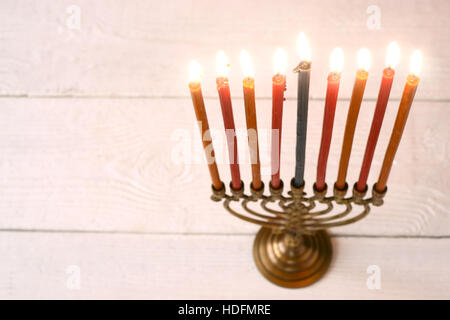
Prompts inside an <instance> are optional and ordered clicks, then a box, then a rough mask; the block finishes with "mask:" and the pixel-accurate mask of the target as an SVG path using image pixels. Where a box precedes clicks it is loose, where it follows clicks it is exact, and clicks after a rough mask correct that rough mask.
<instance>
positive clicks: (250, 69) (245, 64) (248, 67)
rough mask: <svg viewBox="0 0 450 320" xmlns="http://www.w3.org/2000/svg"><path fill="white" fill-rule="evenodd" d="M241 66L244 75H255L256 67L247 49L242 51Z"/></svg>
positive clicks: (251, 76) (250, 76)
mask: <svg viewBox="0 0 450 320" xmlns="http://www.w3.org/2000/svg"><path fill="white" fill-rule="evenodd" d="M241 66H242V72H243V73H244V77H246V78H253V77H254V76H255V67H254V66H253V61H252V58H251V57H250V54H249V53H248V51H247V50H242V51H241Z"/></svg>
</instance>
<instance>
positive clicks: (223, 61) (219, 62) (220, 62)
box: [216, 50, 230, 77]
mask: <svg viewBox="0 0 450 320" xmlns="http://www.w3.org/2000/svg"><path fill="white" fill-rule="evenodd" d="M216 68H217V75H218V76H219V77H226V76H228V70H229V68H230V64H229V63H228V58H227V56H226V55H225V52H223V51H222V50H221V51H219V52H217V58H216Z"/></svg>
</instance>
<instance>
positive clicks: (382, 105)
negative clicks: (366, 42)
mask: <svg viewBox="0 0 450 320" xmlns="http://www.w3.org/2000/svg"><path fill="white" fill-rule="evenodd" d="M399 59H400V48H399V47H398V45H397V43H396V42H392V43H391V44H390V45H389V47H388V50H387V57H386V62H387V63H386V64H387V67H386V68H385V69H384V70H383V78H382V79H381V86H380V91H379V93H378V99H377V105H376V107H375V113H374V115H373V120H372V126H371V127H370V133H369V137H368V139H367V145H366V151H365V153H364V159H363V163H362V166H361V171H360V173H359V179H358V182H357V184H356V189H357V190H358V191H360V192H363V191H364V190H365V189H366V187H367V178H368V177H369V171H370V166H371V164H372V159H373V155H374V153H375V147H376V145H377V141H378V136H379V135H380V129H381V124H382V123H383V118H384V113H385V111H386V106H387V103H388V100H389V95H390V93H391V87H392V81H393V80H394V74H395V71H394V68H395V66H396V65H397V63H398V61H399Z"/></svg>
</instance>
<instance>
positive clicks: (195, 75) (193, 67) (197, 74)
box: [189, 60, 203, 82]
mask: <svg viewBox="0 0 450 320" xmlns="http://www.w3.org/2000/svg"><path fill="white" fill-rule="evenodd" d="M202 76H203V71H202V67H201V66H200V64H199V63H198V62H197V61H195V60H192V61H191V62H190V63H189V82H200V79H201V78H202Z"/></svg>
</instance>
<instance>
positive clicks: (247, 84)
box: [241, 50, 262, 189]
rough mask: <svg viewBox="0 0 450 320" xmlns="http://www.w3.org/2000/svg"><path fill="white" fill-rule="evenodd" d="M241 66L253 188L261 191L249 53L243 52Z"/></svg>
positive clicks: (251, 65)
mask: <svg viewBox="0 0 450 320" xmlns="http://www.w3.org/2000/svg"><path fill="white" fill-rule="evenodd" d="M241 64H242V70H243V73H244V81H243V87H244V105H245V119H246V122H247V132H248V145H249V150H250V161H251V166H252V187H253V188H254V189H260V188H261V186H262V182H261V166H260V162H259V147H258V126H257V121H256V108H255V80H254V72H255V71H254V67H253V62H252V59H251V58H250V55H249V54H248V52H247V51H245V50H242V51H241Z"/></svg>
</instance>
